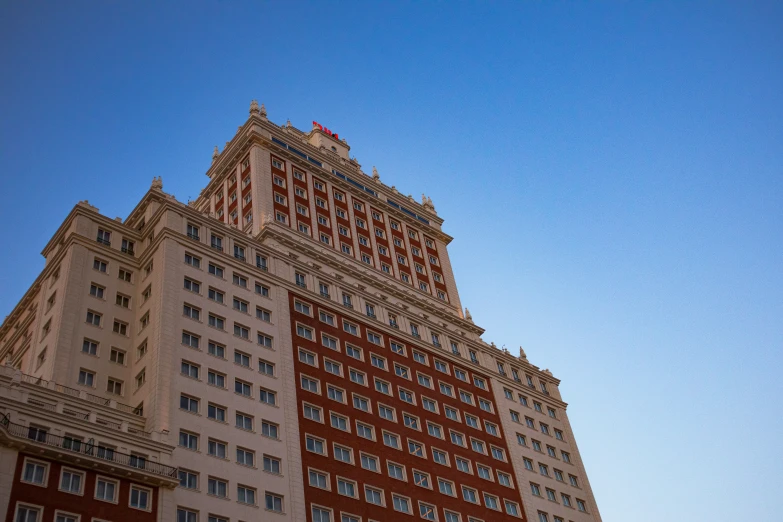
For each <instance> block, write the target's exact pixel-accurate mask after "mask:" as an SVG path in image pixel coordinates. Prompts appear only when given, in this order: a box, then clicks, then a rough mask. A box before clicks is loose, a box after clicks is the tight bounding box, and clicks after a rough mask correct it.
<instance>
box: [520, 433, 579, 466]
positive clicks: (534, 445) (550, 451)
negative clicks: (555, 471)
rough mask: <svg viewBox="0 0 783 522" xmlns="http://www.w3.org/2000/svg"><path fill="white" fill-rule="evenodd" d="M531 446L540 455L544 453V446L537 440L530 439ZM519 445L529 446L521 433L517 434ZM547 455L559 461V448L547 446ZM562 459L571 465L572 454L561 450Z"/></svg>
mask: <svg viewBox="0 0 783 522" xmlns="http://www.w3.org/2000/svg"><path fill="white" fill-rule="evenodd" d="M530 442H531V445H532V448H533V450H535V451H537V452H538V453H544V450H543V446H542V445H541V441H538V440H536V439H530ZM517 443H519V445H520V446H527V445H528V444H527V437H525V436H524V435H522V434H521V433H517ZM546 453H547V455H549V456H550V457H552V458H553V459H557V458H558V457H557V448H555V447H554V446H550V445H549V444H546ZM560 458H561V459H562V460H563V462H565V463H566V464H571V454H570V453H568V452H567V451H563V450H560Z"/></svg>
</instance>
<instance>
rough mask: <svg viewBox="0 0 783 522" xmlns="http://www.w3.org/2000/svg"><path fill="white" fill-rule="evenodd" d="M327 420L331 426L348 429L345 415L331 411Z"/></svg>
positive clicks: (342, 429)
mask: <svg viewBox="0 0 783 522" xmlns="http://www.w3.org/2000/svg"><path fill="white" fill-rule="evenodd" d="M329 422H330V423H331V425H332V428H335V429H338V430H341V431H350V430H349V429H348V419H347V418H346V417H343V416H342V415H338V414H336V413H334V412H332V413H331V414H330V415H329Z"/></svg>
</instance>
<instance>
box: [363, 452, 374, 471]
mask: <svg viewBox="0 0 783 522" xmlns="http://www.w3.org/2000/svg"><path fill="white" fill-rule="evenodd" d="M361 466H362V468H364V469H367V470H370V471H375V472H377V471H378V459H377V458H376V457H373V456H371V455H367V454H365V453H362V454H361Z"/></svg>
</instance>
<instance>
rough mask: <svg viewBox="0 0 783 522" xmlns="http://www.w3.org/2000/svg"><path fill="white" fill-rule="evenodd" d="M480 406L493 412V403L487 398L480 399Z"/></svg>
mask: <svg viewBox="0 0 783 522" xmlns="http://www.w3.org/2000/svg"><path fill="white" fill-rule="evenodd" d="M479 408H481V409H482V410H484V411H487V412H489V413H492V403H491V402H489V401H488V400H486V399H479Z"/></svg>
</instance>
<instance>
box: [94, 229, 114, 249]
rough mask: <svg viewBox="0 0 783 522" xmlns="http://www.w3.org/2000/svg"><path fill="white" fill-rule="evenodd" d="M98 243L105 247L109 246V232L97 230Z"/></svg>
mask: <svg viewBox="0 0 783 522" xmlns="http://www.w3.org/2000/svg"><path fill="white" fill-rule="evenodd" d="M96 240H97V241H98V243H102V244H104V245H107V246H111V232H109V231H107V230H103V229H102V228H99V229H98V237H97V238H96Z"/></svg>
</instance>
